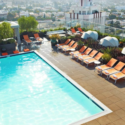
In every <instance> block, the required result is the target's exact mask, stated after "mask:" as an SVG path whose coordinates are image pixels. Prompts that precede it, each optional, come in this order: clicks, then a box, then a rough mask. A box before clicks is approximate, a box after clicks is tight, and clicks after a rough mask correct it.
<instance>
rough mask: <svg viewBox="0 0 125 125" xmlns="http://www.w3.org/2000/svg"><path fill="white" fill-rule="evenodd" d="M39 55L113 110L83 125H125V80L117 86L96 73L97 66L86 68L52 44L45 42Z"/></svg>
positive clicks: (119, 81) (39, 50)
mask: <svg viewBox="0 0 125 125" xmlns="http://www.w3.org/2000/svg"><path fill="white" fill-rule="evenodd" d="M37 53H38V54H40V55H42V57H45V58H46V59H47V60H48V61H49V62H50V63H51V64H53V65H55V66H56V67H57V68H58V69H60V70H61V71H62V72H63V73H64V74H66V75H68V76H69V77H70V78H71V79H73V80H74V81H75V82H77V83H78V84H79V85H80V86H81V87H82V88H83V89H85V90H87V91H88V92H89V93H91V94H92V95H93V96H94V97H96V98H97V99H98V100H99V101H100V102H102V103H103V104H104V105H105V106H107V107H108V108H109V109H111V110H112V113H110V114H108V115H105V116H102V117H99V118H97V119H95V120H91V121H89V122H87V123H84V124H81V125H125V80H124V79H122V80H118V81H117V84H114V81H113V80H111V79H110V81H108V80H107V79H106V77H105V76H104V75H103V76H100V75H99V74H98V73H97V72H94V68H95V66H89V67H86V66H85V65H81V64H80V63H78V62H77V61H75V60H73V59H72V58H71V56H69V55H65V54H64V53H62V52H60V51H56V49H55V48H54V49H53V48H52V47H51V45H50V42H45V43H44V44H42V45H41V47H40V48H39V49H38V50H37Z"/></svg>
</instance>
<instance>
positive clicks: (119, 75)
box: [109, 68, 125, 84]
mask: <svg viewBox="0 0 125 125" xmlns="http://www.w3.org/2000/svg"><path fill="white" fill-rule="evenodd" d="M124 77H125V68H124V69H123V70H122V71H121V72H118V73H115V74H112V75H110V76H109V79H110V78H111V79H113V80H115V84H116V82H117V80H118V79H122V78H124Z"/></svg>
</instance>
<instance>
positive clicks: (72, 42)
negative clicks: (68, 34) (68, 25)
mask: <svg viewBox="0 0 125 125" xmlns="http://www.w3.org/2000/svg"><path fill="white" fill-rule="evenodd" d="M74 43H75V41H73V40H72V41H71V42H70V43H69V44H68V45H63V46H60V47H58V48H59V49H62V50H63V49H64V48H68V47H71V46H72V45H73V44H74Z"/></svg>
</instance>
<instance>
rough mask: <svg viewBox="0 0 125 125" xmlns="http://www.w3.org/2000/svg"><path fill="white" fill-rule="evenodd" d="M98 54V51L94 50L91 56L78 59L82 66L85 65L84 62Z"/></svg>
mask: <svg viewBox="0 0 125 125" xmlns="http://www.w3.org/2000/svg"><path fill="white" fill-rule="evenodd" d="M97 53H98V51H96V50H93V51H92V52H91V53H90V54H88V55H86V56H82V57H79V58H78V59H79V60H80V61H81V64H83V61H84V60H86V59H91V58H93V57H94V56H95V55H96V54H97Z"/></svg>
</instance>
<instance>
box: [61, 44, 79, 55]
mask: <svg viewBox="0 0 125 125" xmlns="http://www.w3.org/2000/svg"><path fill="white" fill-rule="evenodd" d="M77 46H78V44H77V42H76V43H75V44H74V45H73V46H72V47H68V48H64V49H62V50H63V51H65V53H66V51H71V50H75V49H76V48H77Z"/></svg>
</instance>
